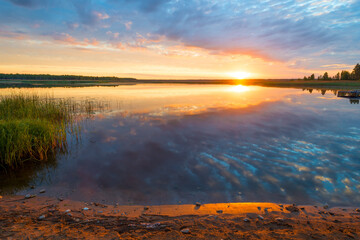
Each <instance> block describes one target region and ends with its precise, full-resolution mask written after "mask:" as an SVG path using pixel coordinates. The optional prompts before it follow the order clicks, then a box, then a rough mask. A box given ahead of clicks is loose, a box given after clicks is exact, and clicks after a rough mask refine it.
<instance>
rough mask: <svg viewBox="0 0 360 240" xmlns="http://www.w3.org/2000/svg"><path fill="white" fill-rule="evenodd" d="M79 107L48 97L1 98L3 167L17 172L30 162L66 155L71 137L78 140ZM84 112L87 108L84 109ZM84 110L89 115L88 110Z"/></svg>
mask: <svg viewBox="0 0 360 240" xmlns="http://www.w3.org/2000/svg"><path fill="white" fill-rule="evenodd" d="M79 108H81V106H79V105H78V104H76V103H74V102H72V101H70V100H55V99H53V98H50V97H48V96H45V97H40V96H38V95H24V94H12V95H9V96H1V97H0V165H1V166H2V167H3V168H5V169H7V168H11V169H15V168H18V167H20V166H22V165H23V164H24V163H25V162H28V161H39V162H43V161H47V160H48V159H49V156H50V155H54V154H56V153H58V152H59V151H66V147H67V138H68V135H69V134H71V135H75V136H76V137H78V134H79V125H77V124H76V123H75V116H76V115H77V114H78V113H79ZM83 108H84V107H83ZM85 108H86V109H85V110H86V111H89V110H88V109H87V108H89V106H85Z"/></svg>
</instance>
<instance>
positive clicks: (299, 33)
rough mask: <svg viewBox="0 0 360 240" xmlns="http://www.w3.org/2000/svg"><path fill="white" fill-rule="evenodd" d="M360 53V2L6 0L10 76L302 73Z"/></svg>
mask: <svg viewBox="0 0 360 240" xmlns="http://www.w3.org/2000/svg"><path fill="white" fill-rule="evenodd" d="M359 56H360V0H280V1H272V0H262V1H255V0H226V1H225V0H186V1H185V0H183V1H180V0H0V72H2V73H34V74H35V73H36V74H37V73H50V74H80V75H96V76H118V77H136V78H143V79H153V78H158V79H199V78H204V79H206V78H233V77H234V76H236V75H237V74H234V73H237V72H240V73H241V72H245V73H249V75H248V77H249V78H298V77H303V76H304V75H310V74H311V73H315V74H323V73H324V72H325V71H328V72H329V73H330V75H334V74H335V73H336V72H338V71H340V70H343V69H344V70H352V69H353V67H354V65H355V64H356V63H358V62H360V57H359ZM240 75H241V74H240Z"/></svg>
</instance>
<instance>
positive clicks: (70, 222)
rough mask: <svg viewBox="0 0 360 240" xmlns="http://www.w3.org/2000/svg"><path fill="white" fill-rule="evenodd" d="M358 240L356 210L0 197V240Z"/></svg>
mask: <svg viewBox="0 0 360 240" xmlns="http://www.w3.org/2000/svg"><path fill="white" fill-rule="evenodd" d="M45 238H46V239H65V238H66V239H360V210H359V209H356V208H338V207H337V208H327V206H293V205H286V204H284V205H282V204H275V203H226V204H204V205H201V204H198V205H196V203H195V204H194V205H164V206H116V205H115V206H114V205H103V204H101V203H86V202H75V201H70V200H66V199H65V200H63V199H54V198H46V197H39V196H37V197H34V198H30V199H26V198H25V197H24V196H4V197H2V198H1V197H0V239H45Z"/></svg>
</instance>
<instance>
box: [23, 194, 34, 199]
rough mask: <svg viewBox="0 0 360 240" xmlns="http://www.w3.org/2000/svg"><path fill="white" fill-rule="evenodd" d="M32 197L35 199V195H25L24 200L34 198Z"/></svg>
mask: <svg viewBox="0 0 360 240" xmlns="http://www.w3.org/2000/svg"><path fill="white" fill-rule="evenodd" d="M34 197H36V195H30V194H26V195H25V198H26V199H29V198H34Z"/></svg>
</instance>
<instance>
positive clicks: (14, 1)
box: [7, 0, 49, 8]
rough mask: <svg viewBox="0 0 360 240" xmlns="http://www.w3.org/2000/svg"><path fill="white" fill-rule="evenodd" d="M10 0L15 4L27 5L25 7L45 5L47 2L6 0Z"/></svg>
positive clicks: (45, 0)
mask: <svg viewBox="0 0 360 240" xmlns="http://www.w3.org/2000/svg"><path fill="white" fill-rule="evenodd" d="M7 1H9V2H12V3H13V4H15V5H18V6H22V7H27V8H35V7H39V6H44V5H45V6H46V5H47V4H48V3H49V2H48V1H47V0H7Z"/></svg>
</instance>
